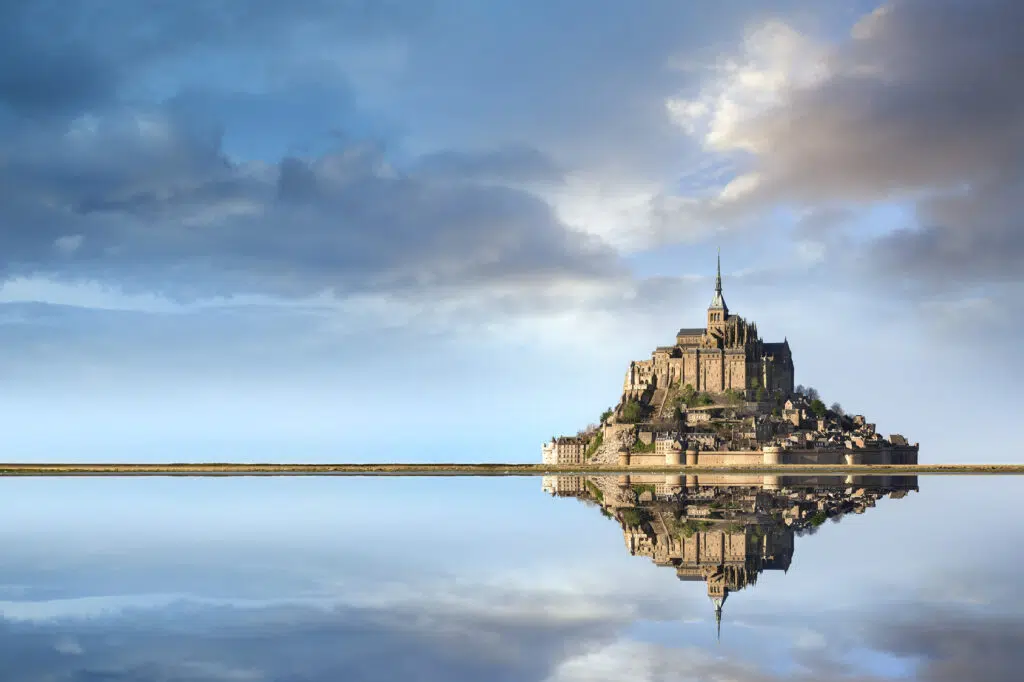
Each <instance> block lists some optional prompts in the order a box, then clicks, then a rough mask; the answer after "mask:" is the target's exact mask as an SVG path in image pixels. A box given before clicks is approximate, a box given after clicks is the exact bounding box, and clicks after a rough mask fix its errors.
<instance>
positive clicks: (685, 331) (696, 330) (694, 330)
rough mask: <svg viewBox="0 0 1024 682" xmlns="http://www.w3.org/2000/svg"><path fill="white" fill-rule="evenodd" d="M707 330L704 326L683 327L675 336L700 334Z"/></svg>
mask: <svg viewBox="0 0 1024 682" xmlns="http://www.w3.org/2000/svg"><path fill="white" fill-rule="evenodd" d="M705 331H707V330H706V329H705V328H704V327H683V328H682V329H680V330H679V331H678V332H676V336H702V335H703V334H704V332H705Z"/></svg>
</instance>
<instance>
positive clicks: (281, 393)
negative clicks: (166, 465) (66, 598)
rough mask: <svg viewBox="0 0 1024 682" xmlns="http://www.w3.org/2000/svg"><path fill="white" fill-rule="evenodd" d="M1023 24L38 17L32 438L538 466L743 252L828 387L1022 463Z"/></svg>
mask: <svg viewBox="0 0 1024 682" xmlns="http://www.w3.org/2000/svg"><path fill="white" fill-rule="evenodd" d="M1022 15H1024V7H1022V6H1021V4H1020V3H1019V2H1015V1H1014V0H970V1H966V0H965V1H963V2H953V1H952V0H929V1H925V0H916V1H915V0H906V1H903V2H900V1H895V2H891V3H886V4H881V5H878V4H875V3H868V2H835V3H814V4H813V5H812V4H809V3H803V2H796V1H779V2H768V3H766V2H760V1H758V2H754V1H753V0H750V1H745V0H730V1H728V2H722V3H710V2H708V3H679V2H672V1H669V0H665V1H660V0H638V1H637V2H630V3H619V2H611V1H608V2H605V1H602V0H597V1H594V0H587V1H583V0H550V1H546V2H505V1H495V2H487V3H474V2H468V1H458V0H426V1H418V2H400V1H399V0H385V1H382V2H374V3H367V2H362V1H359V0H333V1H330V2H328V1H326V0H294V1H293V2H289V3H282V2H271V1H269V0H251V1H249V2H245V3H234V2H198V1H196V2H191V1H182V2H173V3H171V2H159V1H157V0H153V1H141V0H111V1H109V2H105V3H102V4H97V3H93V2H86V1H85V0H60V1H57V0H33V1H31V2H29V1H28V0H0V253H2V254H3V258H2V261H0V262H2V263H3V268H2V277H3V282H2V286H0V344H2V347H3V348H4V349H5V352H4V353H3V354H2V357H0V379H2V381H3V386H4V388H5V390H4V391H3V392H2V398H0V401H2V405H0V407H2V409H3V413H4V414H5V415H6V417H7V419H5V423H6V424H7V428H6V429H5V436H6V440H7V448H6V449H7V452H8V453H9V454H8V455H5V458H6V459H12V460H14V459H21V460H34V461H39V460H65V461H73V460H79V461H81V460H97V459H101V460H119V461H127V460H131V461H157V460H160V461H188V460H192V461H196V460H214V461H226V460H237V461H266V460H280V461H328V460H335V461H337V460H346V461H382V460H405V461H473V460H491V461H494V460H501V461H535V460H536V459H537V458H538V457H539V445H540V443H541V442H543V441H544V440H546V439H548V438H549V437H550V436H551V435H553V434H556V433H570V432H575V430H576V429H578V428H581V427H583V426H585V425H586V424H587V423H589V422H593V421H595V420H596V417H597V415H599V414H600V412H601V411H602V410H603V409H604V408H606V407H608V406H609V405H611V404H613V403H614V402H615V401H616V400H617V399H618V397H619V394H620V391H621V382H622V378H623V376H624V374H625V370H626V368H627V366H628V362H629V361H630V360H633V359H643V358H645V357H647V356H648V354H649V353H650V351H651V350H652V349H653V348H654V347H655V346H657V345H662V344H664V343H666V342H668V341H669V340H670V339H671V338H673V334H674V331H675V330H676V329H678V328H679V327H684V326H694V325H699V324H700V323H701V321H702V320H703V315H704V312H703V311H704V309H705V308H706V306H707V304H708V302H709V301H710V299H711V295H712V291H713V279H714V263H715V254H716V251H717V249H719V248H721V252H722V270H723V271H722V276H723V284H724V290H725V298H726V300H727V301H728V302H729V305H730V307H731V309H732V310H733V311H734V312H736V313H739V314H741V315H743V316H745V317H747V318H748V319H752V320H754V321H756V322H757V324H758V328H759V329H760V331H761V333H762V335H763V336H764V337H765V339H766V340H767V341H779V340H782V339H783V338H786V339H787V340H788V341H789V343H790V345H791V347H792V349H793V353H794V362H795V366H796V373H797V376H796V380H797V382H798V383H801V384H805V385H810V386H814V387H816V388H817V389H818V390H819V391H820V392H821V394H822V396H823V398H824V399H825V400H826V402H829V403H831V402H833V401H837V402H840V403H841V404H842V405H843V406H844V407H845V408H846V409H847V410H848V411H854V412H861V413H864V414H866V415H867V416H868V417H869V419H870V420H872V421H875V422H876V423H877V424H878V426H879V429H880V430H881V431H882V432H883V433H904V434H906V435H907V436H909V437H910V439H911V440H912V441H919V442H920V443H921V460H922V461H932V462H952V461H964V462H984V461H989V462H1006V461H1019V460H1020V454H1019V449H1017V448H1016V444H1015V443H1014V441H1013V439H1012V437H1011V434H1010V431H1009V429H1010V425H1011V424H1012V423H1013V421H1014V419H1015V418H1016V417H1017V416H1019V407H1020V398H1019V395H1018V392H1019V386H1020V383H1021V380H1022V379H1024V360H1022V358H1021V356H1020V355H1019V353H1018V352H1017V349H1018V344H1017V339H1018V337H1019V335H1020V333H1021V332H1022V327H1021V322H1020V320H1021V319H1022V313H1024V305H1022V301H1024V297H1022V295H1021V294H1022V291H1024V286H1022V274H1021V273H1024V267H1022V265H1024V232H1022V229H1021V227H1020V223H1019V216H1020V214H1021V208H1022V202H1024V199H1022V197H1024V192H1021V191H1019V190H1020V187H1021V183H1022V180H1024V174H1022V167H1021V163H1020V158H1021V151H1022V150H1024V116H1022V115H1021V114H1022V109H1024V86H1022V84H1021V83H1020V80H1019V78H1016V76H1015V74H1017V73H1019V71H1020V70H1021V68H1022V67H1024V63H1022V62H1024V52H1022V50H1021V47H1020V45H1021V44H1024V41H1022V40H1020V38H1021V35H1020V28H1019V27H1020V26H1022V25H1024V21H1022V19H1024V16H1022ZM951 427H952V428H951Z"/></svg>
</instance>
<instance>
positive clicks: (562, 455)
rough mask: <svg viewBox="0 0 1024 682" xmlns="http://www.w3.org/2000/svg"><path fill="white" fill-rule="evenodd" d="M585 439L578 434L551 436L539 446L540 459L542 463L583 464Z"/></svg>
mask: <svg viewBox="0 0 1024 682" xmlns="http://www.w3.org/2000/svg"><path fill="white" fill-rule="evenodd" d="M586 451H587V441H586V439H584V438H580V437H579V436H560V437H559V438H552V439H551V441H550V442H548V443H545V444H544V445H543V446H542V447H541V461H542V462H544V464H583V462H584V460H585V454H586Z"/></svg>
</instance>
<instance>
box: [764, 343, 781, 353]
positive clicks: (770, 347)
mask: <svg viewBox="0 0 1024 682" xmlns="http://www.w3.org/2000/svg"><path fill="white" fill-rule="evenodd" d="M763 346H764V352H765V353H768V354H773V353H784V352H785V351H786V346H787V344H786V343H785V342H782V343H777V342H776V343H765V344H763Z"/></svg>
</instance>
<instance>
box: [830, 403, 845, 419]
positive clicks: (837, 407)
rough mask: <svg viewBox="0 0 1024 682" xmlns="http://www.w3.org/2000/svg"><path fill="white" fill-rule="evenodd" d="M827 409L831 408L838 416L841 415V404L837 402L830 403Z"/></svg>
mask: <svg viewBox="0 0 1024 682" xmlns="http://www.w3.org/2000/svg"><path fill="white" fill-rule="evenodd" d="M828 409H830V410H832V411H833V412H835V413H836V414H837V415H839V416H840V417H842V416H843V406H842V405H840V404H839V403H832V407H830V408H828Z"/></svg>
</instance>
